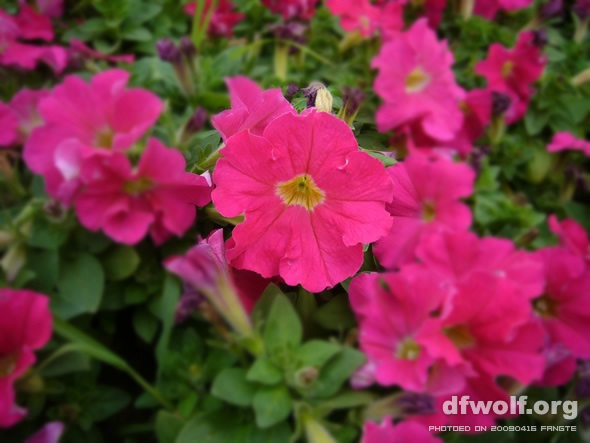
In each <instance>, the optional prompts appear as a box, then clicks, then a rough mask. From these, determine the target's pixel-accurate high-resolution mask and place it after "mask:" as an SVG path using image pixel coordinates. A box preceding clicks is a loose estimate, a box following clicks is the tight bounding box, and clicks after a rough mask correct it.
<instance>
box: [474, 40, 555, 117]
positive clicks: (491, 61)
mask: <svg viewBox="0 0 590 443" xmlns="http://www.w3.org/2000/svg"><path fill="white" fill-rule="evenodd" d="M534 39H535V37H534V34H533V33H532V32H522V33H520V34H519V36H518V41H517V42H516V45H515V47H514V48H513V49H506V48H505V47H503V46H502V45H500V44H498V43H493V44H492V45H491V46H490V49H489V53H488V57H487V58H486V59H485V60H482V61H480V62H479V63H478V64H477V65H476V66H475V72H476V73H478V74H480V75H482V76H483V77H485V78H486V79H487V82H488V89H490V90H492V91H497V92H499V93H502V94H505V95H507V96H508V97H509V98H510V101H511V105H510V108H509V109H508V110H507V111H506V121H507V122H508V123H514V122H516V121H518V120H519V119H521V118H522V117H523V115H524V114H525V113H526V109H527V107H528V103H529V101H530V99H531V96H532V94H533V89H532V87H531V85H532V84H533V83H534V82H535V81H537V80H538V79H539V77H541V74H543V70H544V69H545V65H546V63H547V58H546V57H545V56H544V55H543V54H542V53H541V50H540V49H539V47H538V46H537V45H535V43H534Z"/></svg>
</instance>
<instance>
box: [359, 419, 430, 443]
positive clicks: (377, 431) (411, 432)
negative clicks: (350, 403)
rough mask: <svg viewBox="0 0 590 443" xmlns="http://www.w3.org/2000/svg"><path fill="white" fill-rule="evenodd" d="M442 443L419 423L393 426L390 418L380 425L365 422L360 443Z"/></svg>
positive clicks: (404, 423) (403, 423) (406, 422)
mask: <svg viewBox="0 0 590 443" xmlns="http://www.w3.org/2000/svg"><path fill="white" fill-rule="evenodd" d="M395 442H400V443H401V442H412V443H442V440H441V439H440V438H437V437H435V436H433V435H432V434H431V433H430V431H428V429H427V428H426V427H424V426H422V425H421V424H419V423H416V422H411V421H404V422H401V423H397V424H396V425H393V424H392V423H391V419H390V418H386V419H385V420H383V422H382V423H381V424H376V423H372V422H366V423H365V426H364V428H363V438H362V440H361V443H395Z"/></svg>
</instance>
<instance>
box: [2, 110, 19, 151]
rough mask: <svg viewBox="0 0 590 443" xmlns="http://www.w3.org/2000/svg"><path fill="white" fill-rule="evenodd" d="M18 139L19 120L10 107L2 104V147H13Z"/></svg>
mask: <svg viewBox="0 0 590 443" xmlns="http://www.w3.org/2000/svg"><path fill="white" fill-rule="evenodd" d="M17 139H18V119H17V117H16V115H15V113H14V111H13V110H12V109H11V108H10V106H7V105H5V104H4V103H2V102H0V146H12V145H14V144H16V141H17Z"/></svg>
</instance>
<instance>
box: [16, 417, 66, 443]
mask: <svg viewBox="0 0 590 443" xmlns="http://www.w3.org/2000/svg"><path fill="white" fill-rule="evenodd" d="M64 430H65V425H64V424H63V423H62V422H60V421H52V422H50V423H47V424H46V425H45V426H43V427H42V428H41V429H40V430H39V431H37V432H36V433H35V434H34V435H32V436H31V437H29V438H27V439H26V440H25V443H59V441H60V439H61V436H62V435H63V433H64Z"/></svg>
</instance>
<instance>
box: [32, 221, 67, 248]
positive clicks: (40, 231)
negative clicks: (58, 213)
mask: <svg viewBox="0 0 590 443" xmlns="http://www.w3.org/2000/svg"><path fill="white" fill-rule="evenodd" d="M68 235H69V230H68V229H67V226H66V224H65V223H57V222H53V221H50V220H47V218H46V217H37V218H35V220H34V221H33V227H32V229H31V236H30V237H29V238H28V240H27V243H28V245H29V246H35V247H37V248H42V249H57V248H59V247H60V246H61V245H63V244H64V242H65V241H66V240H67V238H68Z"/></svg>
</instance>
